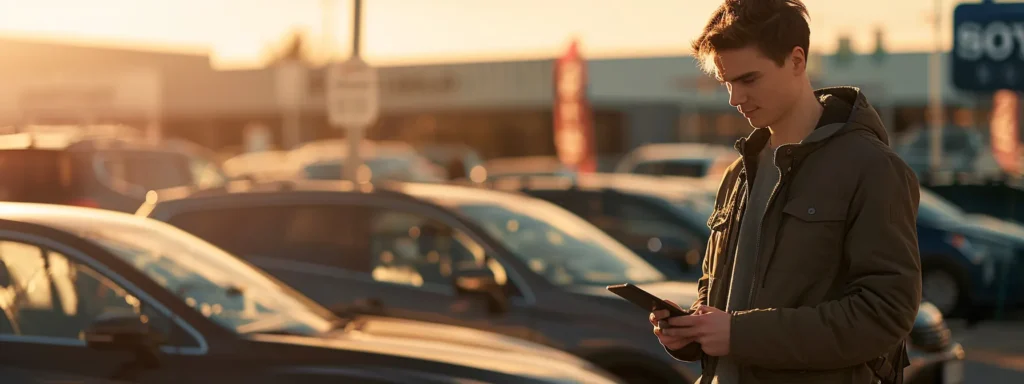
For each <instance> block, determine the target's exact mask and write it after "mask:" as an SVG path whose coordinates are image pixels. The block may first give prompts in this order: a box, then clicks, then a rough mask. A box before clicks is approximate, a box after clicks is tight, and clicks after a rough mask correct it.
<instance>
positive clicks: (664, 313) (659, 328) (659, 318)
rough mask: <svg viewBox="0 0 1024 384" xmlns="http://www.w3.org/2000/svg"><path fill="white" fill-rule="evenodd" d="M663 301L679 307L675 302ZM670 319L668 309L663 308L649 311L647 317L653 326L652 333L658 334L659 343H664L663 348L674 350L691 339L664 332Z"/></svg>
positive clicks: (690, 341)
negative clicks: (648, 316)
mask: <svg viewBox="0 0 1024 384" xmlns="http://www.w3.org/2000/svg"><path fill="white" fill-rule="evenodd" d="M665 302H667V303H669V304H671V305H673V306H675V307H676V308H679V305H678V304H676V303H673V302H671V301H669V300H665ZM680 309H682V308H680ZM671 319H674V318H670V317H669V312H668V310H664V309H662V310H657V311H654V312H651V316H650V318H649V320H650V321H651V325H653V326H654V334H655V335H656V336H658V341H660V342H661V345H664V346H665V348H668V349H670V350H673V351H675V350H678V349H682V348H683V347H685V346H687V345H689V344H690V343H692V342H693V339H692V338H685V337H676V336H671V335H668V334H666V333H665V331H666V330H667V328H668V326H669V325H668V322H669V321H670V320H671Z"/></svg>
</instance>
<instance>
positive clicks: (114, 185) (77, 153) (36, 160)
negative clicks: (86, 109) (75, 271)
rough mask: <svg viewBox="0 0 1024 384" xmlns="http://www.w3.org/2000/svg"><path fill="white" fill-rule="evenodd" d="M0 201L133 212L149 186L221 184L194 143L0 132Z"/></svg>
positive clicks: (222, 179)
mask: <svg viewBox="0 0 1024 384" xmlns="http://www.w3.org/2000/svg"><path fill="white" fill-rule="evenodd" d="M0 174H2V175H4V177H3V179H2V181H0V201H12V202H29V203H48V204H65V205H78V206H85V207H93V208H103V209H109V210H115V211H122V212H133V211H135V210H136V209H137V208H138V207H139V205H140V204H142V202H143V201H144V200H145V197H146V193H147V192H148V191H150V190H154V189H162V188H170V187H180V186H195V187H204V188H209V187H216V186H219V185H223V184H224V182H225V181H226V177H225V176H224V174H223V172H221V171H220V166H219V165H218V164H217V162H216V161H214V160H212V159H209V158H208V157H206V156H203V155H201V154H200V152H198V151H197V150H196V148H195V146H194V145H193V144H186V143H182V142H174V141H171V142H165V143H164V144H162V145H152V144H147V143H146V142H145V141H144V140H140V139H136V138H124V137H116V138H113V137H109V138H108V137H83V136H81V135H78V134H75V133H70V132H23V133H11V134H3V135H0Z"/></svg>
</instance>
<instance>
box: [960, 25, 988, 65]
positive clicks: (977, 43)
mask: <svg viewBox="0 0 1024 384" xmlns="http://www.w3.org/2000/svg"><path fill="white" fill-rule="evenodd" d="M956 43H957V46H956V55H957V56H960V58H961V59H964V60H969V61H975V60H978V59H980V58H981V56H982V55H984V54H985V42H984V40H983V35H982V30H981V25H979V24H978V23H963V24H960V26H958V27H957V28H956Z"/></svg>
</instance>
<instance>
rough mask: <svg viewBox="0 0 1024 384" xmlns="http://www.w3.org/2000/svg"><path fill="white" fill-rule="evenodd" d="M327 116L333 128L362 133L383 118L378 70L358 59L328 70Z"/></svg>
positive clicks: (333, 65)
mask: <svg viewBox="0 0 1024 384" xmlns="http://www.w3.org/2000/svg"><path fill="white" fill-rule="evenodd" d="M325 89H326V92H327V97H326V100H327V115H328V118H329V120H330V122H331V124H332V125H335V126H338V127H339V128H346V129H350V130H351V129H363V128H366V127H368V126H370V125H373V123H374V122H376V121H377V117H378V116H379V115H380V103H379V92H380V83H379V81H378V78H377V70H376V69H375V68H373V67H371V66H369V65H368V64H366V62H364V61H363V60H362V59H360V58H358V57H353V58H351V59H348V60H346V61H343V62H340V63H335V64H331V65H330V67H328V69H327V84H326V88H325Z"/></svg>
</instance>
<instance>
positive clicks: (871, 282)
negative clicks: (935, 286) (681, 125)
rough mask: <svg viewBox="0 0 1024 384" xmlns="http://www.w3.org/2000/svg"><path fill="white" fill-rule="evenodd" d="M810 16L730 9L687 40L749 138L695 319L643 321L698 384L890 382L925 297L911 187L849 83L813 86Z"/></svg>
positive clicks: (780, 2) (747, 6)
mask: <svg viewBox="0 0 1024 384" xmlns="http://www.w3.org/2000/svg"><path fill="white" fill-rule="evenodd" d="M806 17H807V10H806V8H805V7H804V5H803V4H802V3H801V2H800V1H799V0H726V1H725V2H724V3H723V4H722V5H721V6H720V7H719V8H718V10H716V11H715V13H714V14H713V15H712V16H711V20H710V21H709V22H708V24H707V26H706V27H705V28H704V32H703V33H702V34H701V36H700V37H699V38H698V39H697V40H696V41H695V42H694V44H693V48H694V52H695V55H696V57H697V58H699V59H701V60H703V62H704V63H705V64H704V69H705V70H706V71H707V72H709V73H711V74H713V75H714V76H716V77H717V78H718V79H719V80H720V81H721V82H722V84H724V85H725V87H726V89H727V90H728V91H729V104H731V105H732V106H734V107H736V109H737V110H738V111H739V112H740V113H741V114H743V116H745V117H746V118H747V120H748V121H749V122H750V125H751V126H753V127H754V128H755V129H754V130H753V132H752V133H751V134H750V135H749V136H748V137H746V138H744V139H740V140H739V141H738V142H737V143H736V148H737V150H738V151H739V152H740V154H741V158H740V159H739V160H737V161H736V162H735V163H734V164H733V165H732V166H730V167H729V168H728V170H727V171H726V174H725V176H724V178H723V180H722V184H721V187H720V188H719V191H718V197H717V202H716V203H715V212H714V214H713V215H712V216H711V218H710V220H708V225H709V226H710V227H711V229H712V235H711V238H710V239H709V241H708V248H707V254H706V255H705V258H704V264H703V272H704V274H703V277H701V279H700V281H699V284H698V287H699V288H698V300H697V302H695V303H693V305H692V306H691V309H693V310H694V311H695V312H694V314H693V315H691V316H683V317H673V318H667V316H668V314H667V311H656V312H655V313H652V314H651V318H650V320H651V323H652V324H653V325H654V326H655V330H654V332H655V334H657V335H658V338H659V340H660V341H661V343H662V344H664V346H665V348H666V349H667V350H668V351H669V353H671V354H672V355H673V356H675V357H676V358H678V359H680V360H686V361H696V360H700V361H701V363H702V366H703V377H702V378H701V381H700V382H701V383H722V384H734V383H797V382H800V383H810V382H814V383H864V384H867V383H876V382H878V380H879V379H880V377H876V376H875V374H876V372H881V371H886V370H888V372H902V368H903V361H902V360H900V359H899V358H892V357H891V356H904V355H905V354H904V352H903V351H904V350H903V349H901V347H902V346H903V345H905V344H903V340H904V339H905V338H906V337H907V335H908V334H909V332H910V329H911V327H912V326H913V323H914V318H915V315H916V313H917V309H918V305H919V303H920V299H921V266H920V259H919V254H918V249H917V232H916V226H915V223H916V219H917V204H918V199H919V193H920V192H919V189H918V188H919V186H918V182H917V179H916V177H915V175H914V173H913V172H912V171H911V169H910V168H909V167H908V166H907V165H906V164H905V163H904V162H903V161H902V160H900V158H899V157H897V155H896V154H895V153H894V152H893V151H892V150H891V149H890V148H889V143H888V141H889V139H888V135H887V134H886V131H885V128H884V127H883V126H882V122H881V119H880V118H879V116H878V114H877V113H876V112H875V110H874V109H873V108H872V107H871V105H870V104H868V101H867V99H866V98H865V96H864V95H863V94H862V93H860V91H859V90H858V89H856V88H849V87H841V88H830V89H821V90H817V91H815V90H814V89H813V88H812V87H811V83H810V80H809V78H808V76H807V48H808V43H809V37H810V30H809V28H808V25H807V19H806ZM881 356H889V358H887V359H885V360H882V359H879V357H881ZM886 364H888V365H886ZM893 366H898V367H896V368H893ZM882 368H884V369H882ZM882 379H883V381H885V382H888V381H891V380H900V379H893V378H891V377H886V378H882Z"/></svg>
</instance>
